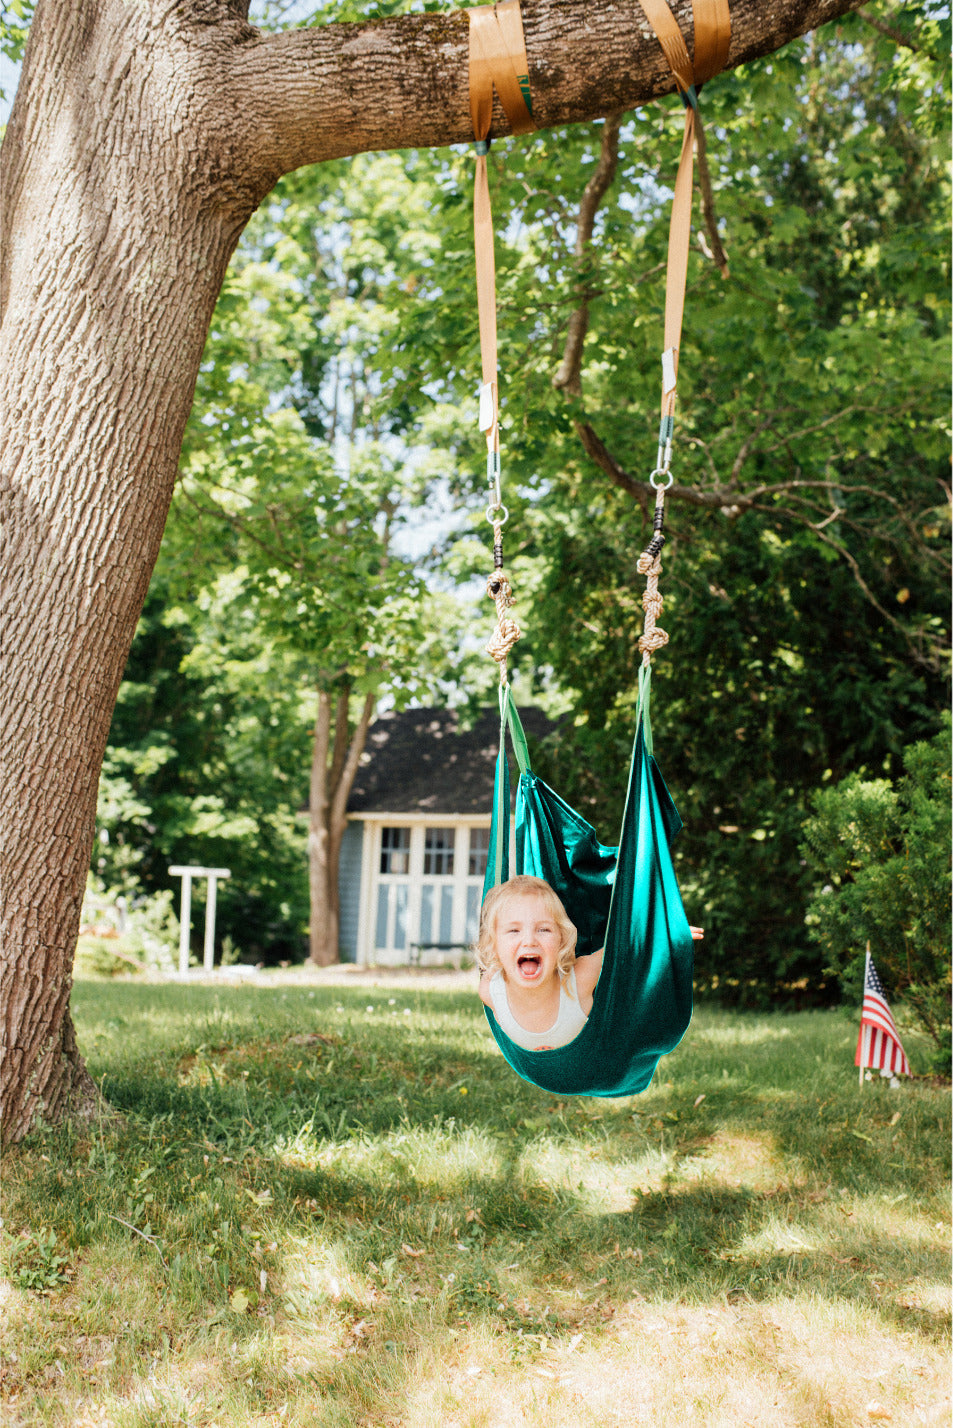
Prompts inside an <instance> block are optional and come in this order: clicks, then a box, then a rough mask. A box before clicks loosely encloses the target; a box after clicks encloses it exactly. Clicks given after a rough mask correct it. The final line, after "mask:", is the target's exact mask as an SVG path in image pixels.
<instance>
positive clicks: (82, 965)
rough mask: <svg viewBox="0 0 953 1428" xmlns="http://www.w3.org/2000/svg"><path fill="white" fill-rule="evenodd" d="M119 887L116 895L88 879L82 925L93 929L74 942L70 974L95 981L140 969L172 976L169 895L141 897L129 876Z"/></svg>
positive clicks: (174, 948)
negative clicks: (95, 979)
mask: <svg viewBox="0 0 953 1428" xmlns="http://www.w3.org/2000/svg"><path fill="white" fill-rule="evenodd" d="M123 886H124V889H125V891H124V892H123V893H120V892H119V891H118V890H117V889H116V888H107V887H106V886H105V884H104V883H103V882H102V880H101V879H99V878H97V877H95V875H94V874H92V873H90V874H89V877H88V879H87V885H86V899H85V901H84V903H83V913H82V923H83V925H84V926H85V927H86V928H87V929H89V928H92V929H94V930H93V932H92V933H91V934H90V933H87V935H86V936H83V937H81V938H80V940H79V943H78V945H77V948H76V959H75V963H74V966H75V969H76V971H77V972H79V973H82V974H84V975H86V976H97V977H115V976H118V975H119V974H120V973H122V974H128V973H129V972H131V971H142V970H148V971H155V972H165V973H170V972H174V971H175V969H176V966H177V955H178V943H179V921H178V918H177V917H176V915H175V911H174V909H173V906H172V903H173V895H172V893H171V892H169V891H168V890H163V891H161V892H156V893H151V894H145V893H143V891H142V889H141V887H139V885H138V884H137V883H135V881H134V880H133V879H131V878H129V877H127V879H126V881H125V883H124V885H123Z"/></svg>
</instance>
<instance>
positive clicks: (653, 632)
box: [637, 551, 668, 664]
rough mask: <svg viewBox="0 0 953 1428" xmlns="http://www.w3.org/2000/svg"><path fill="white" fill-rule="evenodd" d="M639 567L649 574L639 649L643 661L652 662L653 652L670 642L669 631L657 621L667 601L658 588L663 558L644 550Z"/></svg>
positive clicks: (643, 606)
mask: <svg viewBox="0 0 953 1428" xmlns="http://www.w3.org/2000/svg"><path fill="white" fill-rule="evenodd" d="M637 569H638V572H639V574H640V575H646V576H648V580H647V582H646V586H645V592H644V594H643V596H642V609H643V610H644V611H645V624H644V626H643V634H642V636H641V638H640V639H639V649H640V650H641V652H642V663H643V664H650V663H651V660H652V654H653V652H654V651H655V650H660V649H662V648H663V646H665V645H667V644H668V634H667V632H666V631H665V630H663V629H662V628H661V626H660V625H657V624H656V623H655V622H656V620H657V619H658V617H659V615H660V614H661V613H662V606H663V605H664V603H665V601H664V599H663V597H662V595H661V594H660V593H659V588H658V578H659V574H660V572H661V569H662V561H661V558H660V557H659V556H658V555H656V556H651V555H650V554H649V552H648V551H644V552H643V553H642V555H640V556H639V561H638V566H637Z"/></svg>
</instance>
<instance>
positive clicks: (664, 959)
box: [483, 667, 694, 1096]
mask: <svg viewBox="0 0 953 1428" xmlns="http://www.w3.org/2000/svg"><path fill="white" fill-rule="evenodd" d="M650 688H651V671H650V670H649V668H647V667H646V668H643V669H642V671H641V672H640V681H639V709H638V715H637V720H636V734H635V746H634V748H633V752H632V764H631V768H630V770H629V787H628V793H627V796H626V804H625V813H624V815H623V819H622V832H621V835H620V839H619V847H618V848H617V849H616V848H607V847H605V846H604V845H603V844H602V843H600V842H599V841H598V839H597V838H596V835H595V832H594V830H593V829H592V828H591V827H590V825H589V824H588V823H587V822H586V820H585V819H584V818H582V817H581V816H580V815H579V814H578V813H576V812H575V810H574V809H572V808H570V806H569V804H568V803H566V802H564V800H563V799H561V798H560V797H559V794H558V793H555V792H554V791H553V790H552V789H551V788H550V787H549V786H548V785H547V784H546V783H544V782H543V780H542V779H541V778H539V777H537V775H536V774H534V773H533V771H532V769H531V768H530V763H529V754H528V751H527V747H526V739H525V737H524V735H523V730H522V726H521V725H520V721H519V716H518V714H517V712H516V710H515V708H514V707H513V703H512V700H511V698H510V689H509V685H502V686H501V688H500V715H501V727H500V752H499V755H498V756H497V762H496V780H495V787H494V798H493V822H492V827H491V830H490V852H489V862H488V866H487V875H486V882H485V884H484V888H483V895H484V897H485V896H486V894H487V893H488V892H489V890H490V888H492V887H494V886H496V884H498V883H500V882H505V881H506V879H507V878H509V877H510V876H511V873H529V874H531V875H533V876H534V877H539V878H544V879H545V880H546V882H547V883H549V885H550V886H551V887H552V888H554V889H555V891H556V892H557V893H558V894H559V897H560V898H561V900H562V902H563V905H564V906H565V908H566V912H567V913H568V915H569V918H570V920H571V921H572V922H573V923H574V924H575V925H576V927H577V929H578V933H579V940H578V942H577V944H576V953H577V956H585V955H587V954H588V953H591V952H596V951H598V949H599V948H600V947H603V946H604V947H605V954H604V957H603V963H602V971H601V973H600V975H599V981H598V983H597V984H596V991H595V997H594V999H593V1004H592V1011H591V1012H590V1014H589V1020H588V1021H587V1023H586V1025H585V1026H584V1027H583V1029H582V1031H581V1032H580V1033H579V1035H578V1036H577V1037H576V1038H575V1040H573V1041H571V1042H569V1044H568V1045H566V1046H562V1047H559V1048H557V1049H555V1050H553V1051H526V1050H524V1049H523V1047H521V1046H517V1044H516V1042H515V1041H512V1040H511V1039H510V1038H509V1037H508V1036H507V1035H506V1033H505V1032H504V1031H501V1029H500V1027H499V1025H498V1023H497V1020H496V1018H495V1016H494V1015H493V1012H492V1011H491V1010H490V1008H489V1007H485V1008H484V1010H485V1011H486V1016H487V1021H488V1022H489V1024H490V1029H491V1031H492V1032H493V1035H494V1037H495V1038H496V1042H497V1045H498V1046H499V1048H500V1050H501V1051H502V1053H503V1055H504V1056H505V1057H506V1059H507V1061H508V1062H509V1064H510V1065H511V1066H512V1068H513V1070H514V1071H516V1072H517V1073H518V1074H519V1075H520V1076H522V1077H523V1078H524V1079H525V1080H527V1081H532V1082H533V1083H534V1085H537V1086H539V1087H541V1088H542V1089H543V1090H544V1091H552V1092H554V1093H555V1094H556V1095H560V1096H630V1095H634V1094H635V1093H636V1092H637V1091H644V1090H645V1088H646V1086H647V1085H648V1084H649V1082H650V1081H651V1079H652V1076H653V1074H654V1072H655V1067H656V1066H657V1064H658V1061H659V1058H660V1057H661V1056H664V1055H665V1054H666V1053H667V1052H669V1051H672V1050H673V1049H674V1048H675V1047H676V1046H677V1045H678V1043H679V1041H681V1039H682V1037H683V1036H684V1034H685V1032H686V1030H687V1028H688V1024H689V1022H690V1021H691V1016H692V971H693V965H694V957H693V945H692V934H691V931H690V929H689V926H688V921H687V919H686V917H685V912H684V909H683V907H682V900H681V897H680V895H679V891H678V884H677V882H676V879H675V870H674V867H673V865H672V855H671V844H672V840H673V839H674V837H675V835H676V833H677V832H678V831H679V829H680V828H681V826H682V822H681V819H680V818H679V816H678V811H677V809H676V807H675V804H674V803H673V802H672V799H671V796H670V794H669V792H668V789H667V788H666V787H665V782H664V780H663V778H662V775H661V773H660V772H659V768H658V765H657V764H656V762H655V759H654V758H653V756H652V726H651V722H650V718H649V692H650ZM507 729H508V730H509V734H510V738H511V739H512V743H513V751H514V753H515V755H516V760H517V764H518V766H519V771H520V776H519V786H518V789H517V795H516V867H515V868H514V869H512V870H511V869H510V867H509V850H510V782H509V765H508V760H507V755H506V747H505V733H506V730H507Z"/></svg>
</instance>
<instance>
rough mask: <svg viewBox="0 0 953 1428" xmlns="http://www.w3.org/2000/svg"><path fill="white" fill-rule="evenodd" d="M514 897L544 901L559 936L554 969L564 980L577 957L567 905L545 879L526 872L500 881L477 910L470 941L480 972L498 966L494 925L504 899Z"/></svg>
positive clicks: (487, 974) (487, 973)
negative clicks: (474, 933)
mask: <svg viewBox="0 0 953 1428" xmlns="http://www.w3.org/2000/svg"><path fill="white" fill-rule="evenodd" d="M514 897H538V898H541V899H542V901H543V902H544V903H545V904H546V907H547V909H548V911H549V914H550V916H551V917H552V919H553V921H554V922H555V924H556V926H557V928H558V929H559V934H560V937H561V939H562V940H561V943H560V947H559V952H558V953H557V956H556V971H557V972H558V974H559V979H560V981H565V979H566V978H567V977H568V976H569V973H570V971H571V970H572V966H573V963H574V962H575V960H576V928H575V926H574V925H573V923H571V922H570V921H569V918H568V916H567V914H566V909H565V908H564V907H563V905H562V903H561V902H560V900H559V897H558V895H557V894H556V893H555V892H554V891H553V889H552V888H551V887H550V886H549V883H547V882H544V881H543V879H542V878H531V877H528V876H526V875H525V874H520V876H518V877H515V878H510V879H509V881H508V882H505V883H500V884H499V886H498V887H495V888H491V889H490V891H489V892H488V893H487V895H486V898H485V900H484V903H483V908H482V910H481V912H480V931H479V935H478V936H477V940H476V942H475V943H474V944H473V951H474V953H475V955H476V959H477V964H478V965H479V968H480V972H481V975H483V976H485V977H491V976H493V975H494V974H495V973H496V972H499V971H500V970H501V963H500V959H499V956H498V955H497V951H496V935H497V926H498V923H499V920H500V916H501V914H502V912H503V910H504V907H505V905H506V903H507V902H508V901H509V900H510V898H514Z"/></svg>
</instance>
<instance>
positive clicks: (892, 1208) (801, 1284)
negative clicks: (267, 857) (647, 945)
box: [0, 983, 950, 1428]
mask: <svg viewBox="0 0 953 1428" xmlns="http://www.w3.org/2000/svg"><path fill="white" fill-rule="evenodd" d="M74 1005H75V1011H76V1017H77V1023H78V1026H79V1030H80V1036H81V1040H82V1044H83V1048H84V1051H85V1052H86V1054H87V1056H88V1058H89V1064H90V1067H91V1069H92V1071H93V1074H94V1075H95V1076H96V1077H97V1079H98V1080H100V1081H101V1082H102V1084H103V1088H104V1091H105V1094H106V1096H107V1097H108V1098H109V1100H110V1101H111V1103H112V1105H113V1106H114V1107H116V1109H117V1110H118V1111H119V1112H120V1113H121V1117H122V1119H121V1120H118V1121H110V1120H108V1119H104V1120H103V1121H102V1123H101V1124H97V1125H95V1126H93V1127H91V1128H90V1129H89V1131H87V1132H83V1133H82V1134H80V1133H79V1132H78V1131H75V1130H74V1131H69V1130H65V1131H61V1132H56V1133H48V1134H38V1135H37V1136H35V1137H34V1138H33V1139H32V1140H31V1141H30V1142H29V1143H28V1144H27V1145H25V1146H23V1147H21V1148H20V1149H18V1150H17V1151H15V1152H12V1153H11V1154H10V1155H9V1156H8V1157H7V1162H6V1165H5V1174H4V1228H3V1248H4V1253H5V1259H6V1264H7V1268H8V1278H7V1280H6V1281H4V1282H3V1283H2V1286H0V1289H2V1299H3V1302H2V1305H0V1309H2V1314H3V1319H4V1324H5V1339H6V1344H5V1362H4V1377H3V1393H4V1396H5V1402H4V1407H5V1409H6V1416H5V1417H4V1422H5V1423H10V1424H12V1425H17V1424H27V1423H29V1424H63V1425H70V1428H73V1425H77V1424H78V1425H83V1424H90V1425H93V1424H95V1425H97V1428H101V1425H103V1424H107V1425H115V1428H146V1425H154V1428H160V1425H161V1428H165V1425H172V1424H178V1423H183V1424H189V1425H195V1428H200V1425H205V1428H212V1425H213V1424H214V1425H218V1428H246V1425H259V1424H260V1425H266V1424H268V1425H279V1424H291V1425H295V1424H300V1425H302V1428H304V1425H308V1428H313V1425H318V1428H337V1425H341V1428H364V1425H367V1428H370V1425H373V1428H388V1425H405V1428H426V1425H434V1428H451V1425H454V1424H457V1425H459V1428H476V1426H477V1425H494V1426H495V1425H499V1428H513V1425H519V1424H527V1425H537V1424H539V1425H542V1424H546V1425H547V1428H549V1425H557V1428H558V1425H566V1428H578V1425H586V1424H592V1425H598V1428H605V1425H614V1424H619V1425H633V1424H643V1423H644V1424H646V1425H649V1424H651V1425H652V1428H657V1425H667V1424H669V1423H672V1424H676V1423H678V1424H680V1423H683V1422H684V1423H693V1424H726V1425H727V1424H732V1425H735V1424H744V1423H751V1424H757V1425H762V1424H763V1425H774V1424H777V1425H790V1424H804V1425H811V1426H812V1428H813V1425H815V1424H821V1425H832V1428H834V1426H836V1428H847V1425H854V1424H858V1423H872V1422H877V1421H884V1422H888V1421H892V1422H894V1423H897V1424H904V1425H906V1424H920V1423H923V1424H941V1423H942V1424H946V1423H947V1422H948V1421H949V1394H948V1389H947V1384H948V1377H947V1371H946V1366H947V1361H948V1360H947V1354H948V1325H949V1251H948V1245H949V1220H950V1216H949V1196H948V1160H949V1134H950V1133H949V1095H948V1089H947V1088H944V1087H940V1086H935V1085H933V1084H931V1083H926V1082H924V1083H914V1084H911V1085H904V1086H902V1087H901V1088H900V1089H899V1090H894V1091H891V1090H890V1088H889V1087H888V1086H887V1085H886V1084H881V1083H879V1082H875V1083H873V1084H870V1085H866V1086H865V1087H864V1088H863V1090H861V1089H860V1088H859V1087H858V1084H857V1080H856V1073H855V1071H854V1068H853V1045H854V1039H855V1030H854V1028H853V1027H852V1026H851V1024H850V1023H849V1021H847V1020H846V1019H845V1018H842V1017H840V1016H838V1015H836V1014H833V1013H830V1014H822V1013H810V1014H805V1015H803V1016H798V1017H768V1016H763V1017H758V1016H731V1015H728V1014H726V1013H720V1012H714V1011H712V1012H709V1011H702V1012H700V1013H699V1014H698V1015H697V1016H696V1020H695V1024H694V1026H693V1028H692V1029H691V1031H690V1032H689V1034H688V1036H687V1038H686V1040H685V1041H684V1042H683V1043H682V1045H681V1046H680V1047H679V1048H678V1051H677V1052H676V1053H675V1054H674V1055H673V1056H672V1057H670V1058H668V1059H667V1060H666V1061H663V1063H662V1065H661V1067H660V1070H659V1074H658V1076H657V1077H656V1080H655V1081H654V1082H653V1084H652V1086H651V1087H650V1088H649V1090H648V1091H647V1092H646V1093H645V1094H644V1095H642V1096H639V1097H633V1098H628V1099H626V1100H623V1101H618V1102H614V1101H601V1100H584V1099H583V1100H575V1099H566V1098H563V1099H556V1098H553V1097H551V1096H547V1095H545V1094H544V1093H542V1092H539V1091H537V1090H536V1089H535V1088H533V1087H531V1086H529V1085H527V1084H526V1083H524V1082H521V1081H519V1080H518V1079H517V1078H516V1077H514V1076H513V1075H512V1073H510V1072H509V1070H508V1069H507V1068H506V1066H505V1063H504V1062H503V1061H502V1059H501V1058H500V1057H499V1055H498V1053H497V1052H496V1049H495V1047H494V1046H493V1043H492V1041H491V1040H490V1038H489V1036H488V1033H487V1030H486V1026H485V1022H484V1020H483V1017H482V1014H481V1012H480V1009H479V1006H478V1004H477V1001H476V998H475V996H474V995H473V994H472V993H470V994H468V995H463V994H458V993H451V992H427V993H424V992H417V991H415V990H413V988H412V987H410V986H409V985H408V984H406V983H405V984H403V985H402V986H400V987H399V988H398V989H397V990H395V991H381V990H380V989H379V988H375V989H374V991H373V992H372V993H371V994H370V995H368V993H367V991H366V990H363V991H361V990H357V989H355V988H351V987H346V988H340V987H330V986H323V987H320V986H319V987H317V988H308V987H307V986H295V987H291V988H287V987H285V988H281V987H267V986H261V987H256V988H254V989H252V988H234V989H226V988H210V987H201V986H188V987H182V986H167V985H155V986H145V985H134V984H119V985H106V984H80V985H79V986H78V988H77V992H76V996H75V1003H74ZM908 1050H910V1051H911V1052H912V1053H913V1054H915V1047H910V1048H908ZM28 1233H32V1238H31V1239H27V1238H26V1235H27V1234H28ZM27 1271H29V1272H30V1273H32V1276H33V1282H32V1287H29V1288H24V1287H18V1286H20V1285H22V1284H23V1283H24V1282H25V1280H24V1273H25V1272H27ZM888 1415H889V1417H888Z"/></svg>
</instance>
